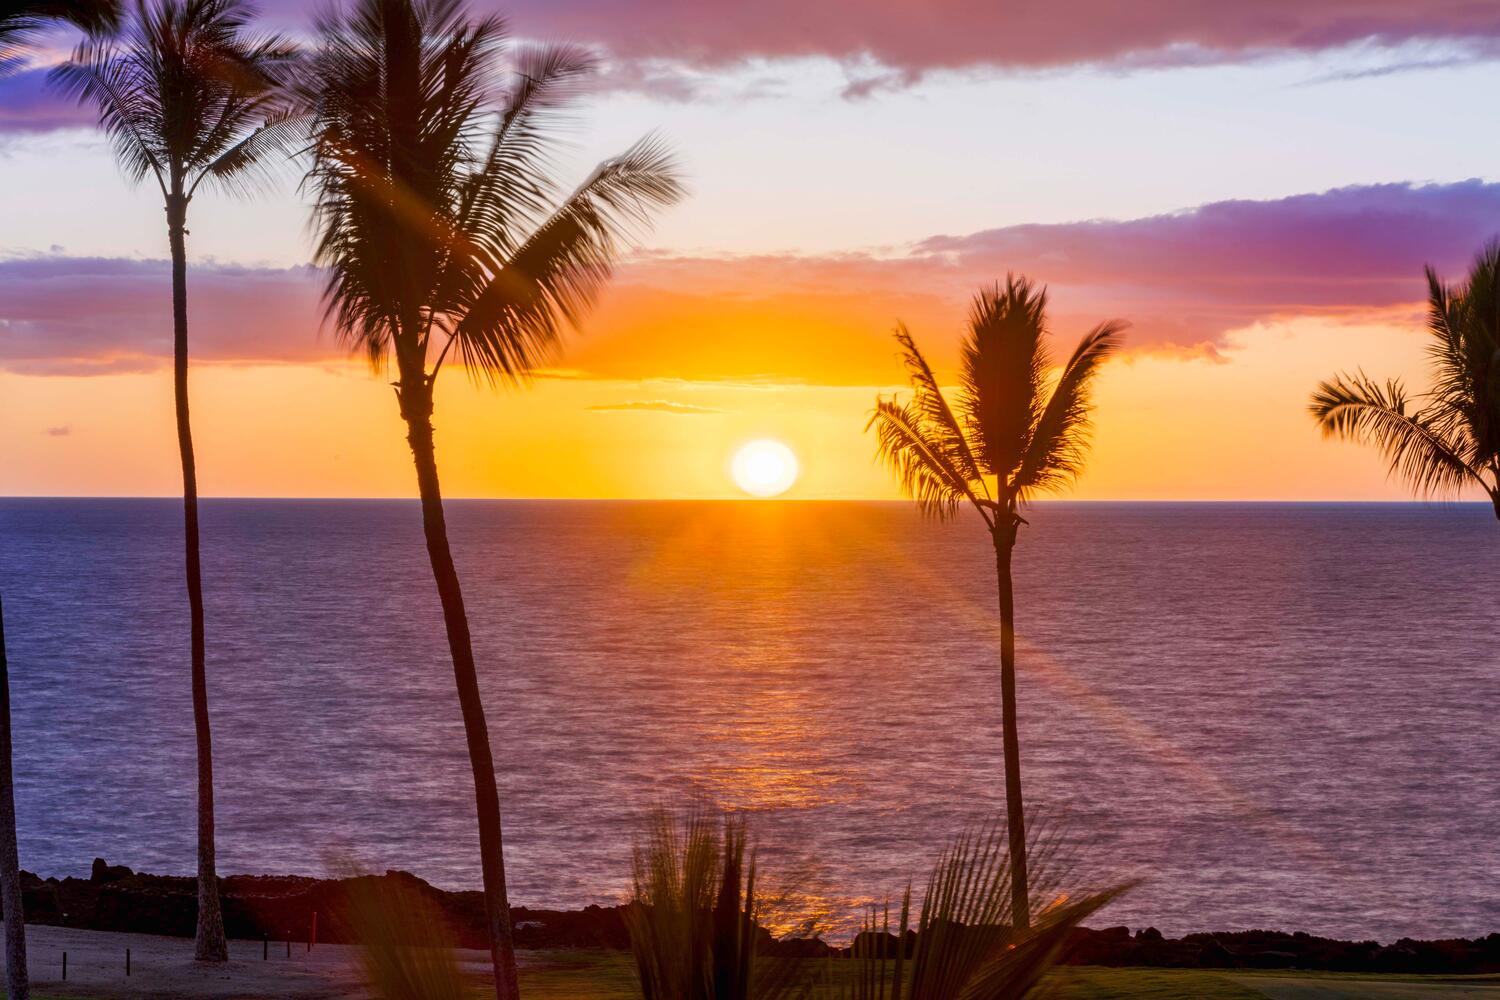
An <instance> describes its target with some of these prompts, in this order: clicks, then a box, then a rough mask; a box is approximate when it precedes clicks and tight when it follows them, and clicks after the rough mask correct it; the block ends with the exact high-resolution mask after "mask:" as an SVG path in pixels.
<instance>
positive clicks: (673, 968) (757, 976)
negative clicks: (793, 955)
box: [625, 802, 813, 1000]
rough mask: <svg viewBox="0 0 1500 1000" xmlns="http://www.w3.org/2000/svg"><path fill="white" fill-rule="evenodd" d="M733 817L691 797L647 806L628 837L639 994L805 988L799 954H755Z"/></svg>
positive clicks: (743, 851)
mask: <svg viewBox="0 0 1500 1000" xmlns="http://www.w3.org/2000/svg"><path fill="white" fill-rule="evenodd" d="M747 843H748V835H747V831H746V825H745V821H744V819H743V818H741V817H735V816H730V815H727V814H723V813H721V812H719V811H718V810H716V809H714V808H713V807H711V806H709V805H706V804H704V803H701V802H696V803H693V804H691V805H690V806H688V807H687V808H685V809H683V810H680V811H679V812H678V813H676V814H674V813H673V812H672V811H670V810H668V809H665V808H658V809H655V810H653V811H652V813H651V815H650V817H649V818H648V820H647V823H646V826H645V829H644V833H643V836H642V837H641V839H640V841H639V842H638V843H637V844H636V848H635V857H634V872H633V876H634V877H633V892H632V894H631V900H630V903H629V905H628V906H627V907H626V909H625V928H626V930H627V931H628V932H629V934H630V948H631V951H632V953H633V954H634V956H635V963H636V969H637V971H638V973H639V975H640V983H641V993H642V994H643V996H644V997H645V1000H773V998H792V997H805V996H809V995H810V993H809V990H811V988H812V979H813V976H812V971H813V970H810V969H808V968H807V967H806V964H805V963H798V962H795V961H789V960H784V959H776V958H769V957H765V956H761V955H759V954H758V950H759V944H760V942H761V941H762V939H764V938H766V937H767V935H766V934H765V932H764V931H763V930H762V929H761V926H760V924H759V922H758V920H757V917H758V915H759V912H760V907H761V903H760V900H759V898H758V897H757V895H756V860H755V855H754V852H752V851H748V850H747Z"/></svg>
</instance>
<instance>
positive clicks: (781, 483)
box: [729, 440, 798, 497]
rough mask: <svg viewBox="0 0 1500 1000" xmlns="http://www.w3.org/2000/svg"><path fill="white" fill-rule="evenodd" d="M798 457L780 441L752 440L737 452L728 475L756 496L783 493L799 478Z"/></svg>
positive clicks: (747, 491) (741, 487)
mask: <svg viewBox="0 0 1500 1000" xmlns="http://www.w3.org/2000/svg"><path fill="white" fill-rule="evenodd" d="M797 471H798V469H797V456H796V455H794V454H792V449H790V448H788V447H787V446H786V445H784V444H782V443H781V442H780V441H769V440H765V441H751V442H750V443H749V444H747V445H745V446H744V447H743V448H741V449H740V450H739V451H737V452H735V453H734V460H733V461H732V462H730V465H729V474H730V475H731V476H733V477H734V484H735V485H736V486H738V487H739V488H740V489H742V490H744V491H745V492H746V493H748V494H750V495H751V496H753V497H774V496H780V495H781V494H783V493H785V492H786V491H787V490H789V489H791V488H792V484H793V483H795V482H796V481H797Z"/></svg>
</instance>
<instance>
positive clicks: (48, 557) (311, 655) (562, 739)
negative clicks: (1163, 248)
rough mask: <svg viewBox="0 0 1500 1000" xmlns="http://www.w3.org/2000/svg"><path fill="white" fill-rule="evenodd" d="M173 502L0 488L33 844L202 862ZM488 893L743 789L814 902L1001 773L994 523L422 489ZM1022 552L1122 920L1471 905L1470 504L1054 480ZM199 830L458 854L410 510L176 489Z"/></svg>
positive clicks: (894, 858) (604, 896)
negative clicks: (205, 647) (681, 809)
mask: <svg viewBox="0 0 1500 1000" xmlns="http://www.w3.org/2000/svg"><path fill="white" fill-rule="evenodd" d="M179 516H180V514H179V508H178V506H177V505H176V503H175V502H172V501H153V500H126V501H102V500H92V501H91V500H61V501H59V500H8V501H3V502H0V574H3V575H0V583H3V587H4V597H5V613H6V632H7V637H8V639H9V641H10V659H11V674H12V686H13V700H14V712H15V728H16V754H17V760H16V769H17V780H18V784H19V788H18V811H19V813H20V824H21V853H22V863H23V865H24V866H25V867H27V868H29V869H32V870H37V871H40V872H43V873H47V874H69V873H82V872H84V871H86V870H87V867H88V863H89V862H90V860H91V859H92V858H93V857H94V856H95V855H102V856H104V857H106V858H108V859H109V860H110V861H111V862H117V863H124V864H130V865H133V866H135V867H138V868H145V869H148V870H156V871H173V872H183V873H187V872H190V871H192V869H193V864H194V862H193V858H194V853H193V843H192V836H193V830H194V827H193V819H192V806H193V795H192V789H193V756H192V746H193V742H192V725H191V715H190V711H189V704H188V664H187V625H186V603H185V598H184V595H183V589H182V584H181V565H180V558H181V556H180V527H179ZM450 526H451V531H452V537H453V540H454V545H455V549H456V550H457V553H458V558H459V568H460V571H461V573H462V575H463V578H464V583H465V586H466V588H467V596H468V601H469V611H470V616H471V619H472V622H473V626H474V633H475V642H476V646H477V650H478V654H479V660H480V665H481V683H482V685H483V688H484V694H485V698H486V702H487V707H488V709H489V713H490V723H491V730H492V732H491V735H492V741H493V744H494V749H495V754H496V758H497V761H498V763H499V766H500V769H501V785H502V795H503V799H504V803H505V809H506V815H505V822H506V830H505V832H506V838H507V861H508V864H509V868H510V877H511V883H512V896H513V899H514V901H515V902H517V903H522V904H533V905H542V904H548V905H569V906H573V905H581V904H584V903H587V902H596V901H604V902H608V901H613V900H614V899H616V898H618V896H619V894H620V893H621V892H622V891H623V889H624V883H625V881H626V878H627V876H628V856H629V848H630V842H631V837H632V832H633V831H634V830H635V829H636V826H637V824H638V822H639V817H640V814H641V812H642V810H644V809H645V808H647V807H649V806H650V805H651V804H652V803H654V802H656V801H659V800H663V799H671V798H673V797H674V796H677V795H678V794H680V793H682V792H684V791H686V790H688V789H691V788H695V787H696V788H703V789H706V790H707V791H708V792H710V793H711V794H713V795H714V796H716V797H718V798H719V799H721V800H722V801H724V802H725V803H727V804H730V805H734V806H739V807H744V808H748V809H752V810H755V812H756V816H755V821H754V822H755V827H756V829H757V831H758V833H759V836H760V839H761V841H762V842H763V843H764V844H765V845H766V851H767V865H768V866H769V867H773V868H774V867H776V866H777V865H780V867H782V868H783V869H784V870H787V871H790V870H794V869H795V870H798V871H801V872H804V873H805V881H803V882H802V883H801V885H802V886H803V887H804V889H805V891H806V893H807V894H808V895H810V896H812V897H814V898H815V899H818V900H822V901H823V902H824V903H826V904H827V905H828V906H829V907H830V908H831V910H832V911H833V912H835V913H839V912H847V908H848V907H849V906H850V905H851V904H852V903H853V902H854V901H857V900H861V899H872V898H879V897H883V896H884V895H886V894H888V893H893V892H898V891H899V890H900V888H901V887H902V886H903V885H904V884H905V882H906V880H907V879H908V877H910V876H912V875H920V873H921V872H922V871H924V870H925V868H926V866H927V864H928V863H929V861H930V858H931V855H932V853H933V850H934V848H935V847H936V846H937V845H938V844H939V843H940V841H941V838H942V837H943V836H945V835H947V834H949V833H951V832H954V831H957V830H958V829H960V828H961V827H962V826H963V825H964V824H965V823H966V822H968V821H972V820H973V819H975V818H976V817H980V816H983V815H985V814H987V813H988V812H989V811H991V810H992V809H994V808H995V807H996V806H998V805H999V804H1000V803H1001V802H1002V801H1003V794H1002V788H1001V782H1000V756H999V754H1000V751H999V748H1000V738H999V731H998V720H999V706H998V692H997V681H996V674H997V670H996V666H995V661H996V655H997V653H996V650H997V641H996V639H997V633H996V630H995V625H994V617H993V614H994V606H995V599H994V578H993V562H992V555H991V552H990V550H989V549H988V548H987V540H986V538H985V536H984V534H983V532H982V530H981V529H980V527H979V526H978V524H977V523H973V522H972V521H971V519H962V520H960V521H958V522H956V523H953V524H949V525H944V526H938V525H931V524H924V523H922V522H920V521H918V520H917V518H916V517H915V515H914V514H913V512H912V511H911V510H910V509H909V508H908V507H907V506H904V505H883V504H839V503H828V504H787V503H721V504H711V503H704V504H696V503H491V502H466V503H454V504H452V505H451V506H450ZM1023 532H1024V534H1023V539H1022V544H1021V549H1020V552H1019V555H1018V565H1017V592H1018V607H1019V614H1020V625H1019V630H1020V657H1021V659H1020V689H1021V715H1022V719H1021V725H1022V730H1023V732H1022V738H1023V745H1022V749H1023V767H1024V771H1025V780H1026V783H1027V784H1026V788H1027V791H1028V793H1029V796H1030V802H1031V803H1032V804H1033V805H1034V806H1035V808H1036V809H1037V810H1038V811H1039V812H1043V813H1045V814H1046V815H1048V816H1049V817H1051V818H1052V819H1053V820H1054V821H1055V823H1056V824H1057V825H1058V826H1059V828H1060V829H1063V830H1065V831H1066V832H1067V834H1068V836H1069V837H1070V839H1071V841H1072V842H1073V848H1072V850H1073V854H1074V856H1075V857H1078V858H1079V859H1080V862H1079V863H1080V864H1081V865H1082V866H1083V867H1084V868H1086V869H1087V870H1088V871H1090V872H1100V873H1103V874H1104V875H1119V876H1136V875H1138V876H1145V877H1146V878H1147V881H1146V883H1145V884H1144V885H1143V886H1142V887H1141V888H1139V889H1138V890H1137V891H1136V892H1135V893H1134V894H1133V895H1131V896H1129V897H1127V898H1126V899H1125V900H1124V901H1122V902H1121V903H1119V904H1117V908H1116V909H1114V910H1113V911H1112V913H1113V917H1112V920H1113V921H1114V922H1119V923H1129V924H1132V925H1135V926H1141V925H1144V924H1148V923H1149V924H1155V925H1156V926H1158V927H1161V928H1162V929H1163V930H1166V931H1168V932H1182V931H1187V930H1199V929H1209V928H1232V927H1250V926H1278V927H1288V928H1291V927H1295V928H1301V929H1307V930H1311V931H1316V932H1322V933H1330V934H1337V935H1341V936H1360V937H1366V936H1372V937H1379V938H1382V939H1390V938H1394V937H1397V936H1400V935H1403V934H1410V935H1413V936H1423V937H1436V936H1441V935H1448V934H1463V935H1474V934H1479V933H1487V932H1490V931H1496V930H1500V764H1497V763H1496V762H1497V760H1500V750H1497V748H1500V720H1497V709H1500V651H1497V648H1500V647H1497V633H1500V628H1497V626H1500V526H1497V525H1496V523H1495V521H1494V518H1493V515H1492V513H1491V512H1490V510H1489V508H1488V506H1483V507H1481V506H1476V505H1452V506H1426V505H1233V504H1142V505H1130V504H1062V503H1057V504H1044V505H1040V506H1039V507H1037V508H1036V509H1035V510H1034V511H1033V513H1032V516H1031V527H1029V528H1025V529H1023ZM204 545H205V565H206V580H207V599H208V613H209V618H208V622H209V633H208V635H209V651H210V652H209V669H210V691H211V697H212V700H213V719H214V725H215V730H214V736H215V741H216V761H215V762H216V765H217V769H218V798H219V836H220V848H219V851H220V868H221V871H225V872H259V871H267V872H309V873H317V872H319V871H321V870H323V867H324V865H325V864H330V863H343V862H345V861H347V860H349V859H353V860H356V861H358V862H359V863H361V864H363V865H365V866H367V867H371V868H376V869H381V868H386V867H399V868H407V869H410V870H412V871H415V872H417V873H418V874H420V875H422V876H424V877H426V878H427V879H429V880H430V881H432V882H434V883H436V884H439V885H443V886H447V887H471V886H477V883H478V865H477V862H476V852H477V846H476V841H477V837H476V835H475V833H474V830H473V819H472V799H471V787H472V786H471V784H470V776H469V770H468V764H467V758H466V757H465V755H464V750H463V746H464V744H463V737H462V727H461V724H460V722H459V717H458V711H457V705H456V702H455V698H454V694H453V683H452V677H451V671H450V667H449V665H448V661H447V657H446V646H445V644H444V641H443V633H442V624H441V618H440V615H439V611H438V606H437V600H436V595H435V592H434V590H433V585H432V581H431V577H430V574H429V571H428V568H427V564H426V555H425V552H424V550H423V548H422V536H421V528H420V518H419V513H418V510H417V507H416V505H415V504H414V503H406V502H345V501H330V502H282V501H209V502H207V503H206V504H205V510H204Z"/></svg>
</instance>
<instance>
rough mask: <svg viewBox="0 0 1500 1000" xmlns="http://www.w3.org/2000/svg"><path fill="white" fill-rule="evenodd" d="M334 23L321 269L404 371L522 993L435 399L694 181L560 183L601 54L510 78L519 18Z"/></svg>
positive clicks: (415, 451)
mask: <svg viewBox="0 0 1500 1000" xmlns="http://www.w3.org/2000/svg"><path fill="white" fill-rule="evenodd" d="M320 31H321V34H322V42H321V45H320V47H319V51H318V53H317V54H316V56H315V57H314V58H313V60H312V62H311V63H310V66H309V70H310V72H309V74H308V75H307V79H306V82H305V84H304V86H303V91H304V93H303V96H304V99H305V100H306V101H307V102H308V106H309V108H310V113H311V114H312V115H313V117H314V125H313V146H312V152H313V166H312V169H311V172H310V173H309V175H308V184H309V186H310V187H311V188H312V189H313V190H314V191H315V193H316V195H317V205H316V208H315V210H314V212H315V215H314V218H315V222H316V225H317V229H318V243H317V250H316V260H317V262H318V263H319V264H321V265H323V266H324V267H326V268H327V270H328V284H327V289H326V294H327V302H328V315H329V318H330V319H331V320H332V321H333V324H334V326H335V328H336V330H337V332H338V334H339V335H340V337H341V338H342V339H343V340H344V341H345V343H347V344H348V345H350V346H351V347H353V348H355V349H357V350H358V351H360V352H361V353H363V354H364V355H365V356H366V357H367V358H368V359H369V360H370V361H371V362H372V364H373V365H374V366H375V367H376V369H377V370H382V369H388V368H389V367H392V366H393V367H394V368H395V374H396V382H395V387H396V400H397V404H398V407H399V410H400V413H401V417H402V419H403V420H404V421H405V423H406V429H407V434H406V440H407V443H408V445H409V446H410V447H411V453H412V459H413V461H414V463H415V465H416V474H417V490H418V493H419V494H420V496H421V508H422V525H423V529H424V532H425V535H426V542H427V553H428V556H429V558H430V561H431V564H432V573H433V577H434V579H435V581H436V584H437V592H438V599H439V601H440V603H441V605H442V610H443V621H444V624H445V626H446V631H447V636H448V648H449V652H450V654H451V657H452V661H453V676H454V681H455V684H456V686H457V689H458V700H459V705H460V708H461V710H462V713H463V720H464V731H465V735H466V737H467V742H468V751H469V760H470V764H471V765H472V768H473V774H474V796H475V805H476V811H477V817H478V824H479V846H480V852H481V856H480V861H481V871H482V872H483V877H484V896H485V910H486V917H487V921H488V925H489V933H490V941H491V957H492V961H493V964H494V968H495V989H496V994H497V996H499V997H501V998H502V1000H508V998H513V997H515V996H516V978H515V956H514V952H513V945H512V941H511V927H510V911H509V907H508V904H507V900H506V892H505V865H504V857H503V854H502V850H501V836H500V802H499V796H498V792H497V789H496V786H495V769H494V762H493V759H492V756H491V749H490V741H489V734H488V731H487V727H486V723H485V714H484V706H483V703H482V701H481V700H480V692H479V683H478V678H477V676H476V672H475V665H474V650H473V645H472V643H471V641H470V636H469V621H468V615H467V613H466V611H465V609H464V598H463V591H462V589H461V588H460V585H459V578H458V572H457V570H456V569H455V567H454V562H453V554H452V550H451V549H450V547H449V543H448V529H447V525H446V523H445V521H444V516H443V499H442V491H441V489H440V488H439V483H438V468H437V459H436V455H435V452H434V444H433V428H432V413H433V388H434V386H435V384H436V382H437V378H438V375H439V373H440V372H441V371H442V368H443V363H444V361H445V360H446V359H448V358H449V357H450V356H451V357H454V358H457V359H458V360H459V361H460V362H461V363H462V364H464V365H465V366H466V367H467V369H468V371H469V373H470V374H471V376H473V377H475V378H479V379H484V380H488V381H490V382H491V383H493V382H495V381H497V380H506V381H512V382H517V381H522V380H524V379H525V378H526V377H527V374H528V373H529V372H530V371H531V369H532V368H533V367H534V366H535V365H536V364H538V363H540V362H541V361H543V360H544V359H547V358H549V357H550V356H552V354H553V353H554V349H555V348H556V346H557V345H558V343H559V340H560V337H561V336H562V334H563V330H564V327H565V326H566V325H568V324H570V323H574V324H576V323H577V322H578V320H579V319H580V317H581V315H582V313H583V311H584V309H585V308H586V307H587V306H588V305H589V303H590V302H591V300H592V299H593V297H594V294H595V292H596V291H597V290H598V289H599V287H600V286H601V285H602V283H603V282H604V281H605V280H606V279H607V278H608V276H609V273H610V270H611V266H612V264H613V262H614V261H615V259H616V257H617V255H618V253H619V252H620V249H621V247H622V242H623V240H624V239H625V238H626V236H627V235H628V234H629V233H630V231H631V230H633V229H634V228H635V227H637V226H640V225H643V224H644V223H645V222H646V221H647V219H648V217H649V216H650V214H651V213H652V212H653V211H654V210H656V209H658V208H661V207H663V206H666V205H669V204H671V203H673V202H675V201H676V200H678V198H679V197H681V195H682V187H681V185H680V183H679V181H678V177H677V171H676V167H675V165H674V163H673V161H672V158H671V156H670V154H669V152H668V151H667V150H666V149H665V148H664V147H663V146H662V145H661V144H660V143H659V142H657V141H655V140H653V139H646V140H643V141H642V142H640V143H638V144H637V145H635V146H633V147H631V148H630V149H629V150H627V151H626V152H624V153H623V154H621V155H619V156H617V157H615V158H614V159H610V160H606V161H605V162H604V163H601V164H600V165H599V166H598V167H597V168H596V169H595V170H594V171H593V173H592V174H590V175H589V177H588V178H587V179H586V180H585V181H584V182H583V184H582V185H581V186H579V187H577V188H576V189H573V190H572V191H571V192H570V193H568V192H566V189H564V188H562V187H560V185H559V183H558V182H557V180H556V179H555V177H554V174H555V167H554V164H553V161H552V157H551V154H552V152H553V149H552V145H553V144H552V141H551V132H552V129H553V128H554V127H555V126H556V124H557V117H556V115H557V112H559V111H561V110H563V109H564V108H565V106H566V105H567V104H568V103H569V101H570V98H572V97H573V96H574V93H575V92H576V89H577V87H578V85H579V84H580V82H581V81H582V80H583V78H584V77H585V76H587V75H588V74H589V73H590V72H591V71H592V69H593V67H594V60H593V59H592V58H591V56H590V55H589V54H588V53H587V52H584V51H582V50H580V49H577V48H573V47H571V46H565V45H562V46H559V45H552V46H543V47H539V48H533V49H527V50H524V51H522V52H521V53H520V54H519V56H518V58H517V60H516V72H515V73H514V75H513V76H512V77H510V78H509V79H508V80H507V81H506V82H505V83H503V84H502V85H500V86H498V87H496V83H497V80H496V79H495V75H496V69H497V68H498V60H499V59H500V57H501V53H502V47H503V44H504V36H505V32H504V26H503V23H502V22H501V21H500V20H499V19H498V18H493V17H491V18H483V19H479V20H473V19H470V18H469V17H468V15H467V13H466V11H465V9H464V7H463V5H462V4H461V3H459V2H458V0H357V2H356V3H355V4H354V7H353V9H352V11H350V12H349V13H348V14H346V15H343V16H339V17H333V18H330V19H327V20H326V21H325V22H324V23H323V24H322V25H321V26H320Z"/></svg>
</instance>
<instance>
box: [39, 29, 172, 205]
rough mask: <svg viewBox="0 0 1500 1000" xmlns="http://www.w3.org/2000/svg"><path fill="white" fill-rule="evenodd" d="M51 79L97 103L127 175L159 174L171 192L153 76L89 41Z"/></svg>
mask: <svg viewBox="0 0 1500 1000" xmlns="http://www.w3.org/2000/svg"><path fill="white" fill-rule="evenodd" d="M49 76H50V78H51V80H52V81H53V82H54V83H55V84H57V85H58V87H59V88H60V89H61V90H63V91H64V92H65V93H67V94H69V95H70V96H72V97H74V98H76V99H77V100H78V101H79V103H81V104H82V103H91V104H94V105H95V106H96V107H97V109H98V112H99V126H100V128H102V129H103V130H104V134H105V135H106V136H107V137H108V138H109V140H110V144H111V145H112V146H113V147H114V151H115V159H116V160H117V161H118V162H119V164H120V168H121V169H122V170H123V171H124V173H125V176H126V177H127V178H128V179H129V180H131V181H133V182H139V181H142V180H144V179H145V178H146V177H148V176H154V177H155V178H156V180H157V181H158V183H159V184H160V185H161V186H162V191H163V193H166V185H167V183H168V166H169V165H168V163H167V161H166V158H165V156H166V150H165V149H164V148H163V143H162V142H161V136H160V132H159V128H158V122H159V121H160V117H159V115H158V114H157V113H156V103H157V102H156V99H155V98H154V97H153V95H152V94H151V92H150V90H149V80H148V79H146V78H143V75H142V74H141V73H139V72H137V71H136V67H135V66H133V65H132V64H131V62H130V61H128V60H125V59H120V58H117V57H116V56H115V53H114V52H113V51H112V50H111V49H110V48H109V47H107V46H104V45H100V44H97V43H85V44H83V45H81V46H79V48H78V51H77V52H76V53H74V56H73V58H72V60H70V61H69V62H66V63H63V64H62V65H60V66H58V67H56V68H55V69H53V70H52V72H51V73H50V74H49Z"/></svg>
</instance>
